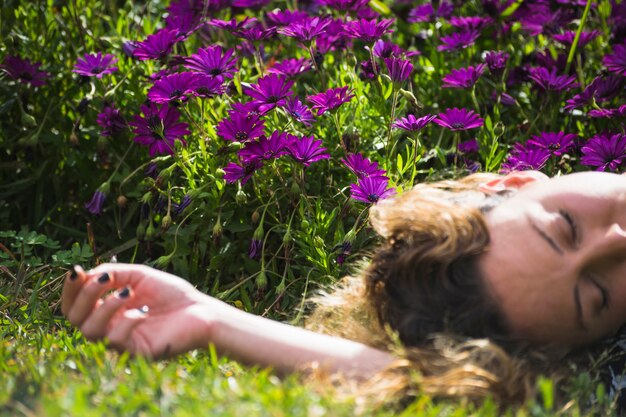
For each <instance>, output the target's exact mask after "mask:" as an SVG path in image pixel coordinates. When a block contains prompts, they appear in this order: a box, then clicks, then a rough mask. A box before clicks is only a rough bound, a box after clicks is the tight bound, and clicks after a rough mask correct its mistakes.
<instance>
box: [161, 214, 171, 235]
mask: <svg viewBox="0 0 626 417" xmlns="http://www.w3.org/2000/svg"><path fill="white" fill-rule="evenodd" d="M171 225H172V216H170V214H169V213H167V214H166V215H165V216H163V218H162V219H161V229H163V230H164V231H165V230H167V229H169V228H170V226H171Z"/></svg>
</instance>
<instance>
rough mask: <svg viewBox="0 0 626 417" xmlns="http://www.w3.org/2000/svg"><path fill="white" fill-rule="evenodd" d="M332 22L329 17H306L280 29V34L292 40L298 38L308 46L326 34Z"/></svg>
mask: <svg viewBox="0 0 626 417" xmlns="http://www.w3.org/2000/svg"><path fill="white" fill-rule="evenodd" d="M331 21H332V19H330V18H328V17H319V16H315V17H306V18H304V19H302V20H298V21H295V22H292V23H290V24H289V25H287V26H284V27H282V28H279V29H278V33H280V34H282V35H285V36H289V37H290V38H296V39H297V40H299V41H300V42H302V43H304V44H306V45H308V44H310V43H311V41H312V40H313V39H315V38H317V37H318V36H319V35H321V34H322V33H324V31H325V30H326V27H327V26H328V25H330V23H331Z"/></svg>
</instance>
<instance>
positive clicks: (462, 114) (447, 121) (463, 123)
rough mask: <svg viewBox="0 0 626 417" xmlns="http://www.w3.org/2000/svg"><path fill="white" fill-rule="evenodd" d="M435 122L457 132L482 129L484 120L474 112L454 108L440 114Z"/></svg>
mask: <svg viewBox="0 0 626 417" xmlns="http://www.w3.org/2000/svg"><path fill="white" fill-rule="evenodd" d="M433 122H434V123H436V124H438V125H439V126H442V127H445V128H446V129H450V130H452V131H455V132H456V131H460V130H468V129H475V128H477V127H481V126H482V125H483V122H484V120H483V119H482V118H481V117H480V116H479V115H478V114H476V113H474V111H472V110H468V109H458V108H453V109H447V110H446V111H445V112H444V113H439V115H438V116H437V118H435V119H433Z"/></svg>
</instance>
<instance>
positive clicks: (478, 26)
mask: <svg viewBox="0 0 626 417" xmlns="http://www.w3.org/2000/svg"><path fill="white" fill-rule="evenodd" d="M449 22H450V24H451V25H452V26H454V27H455V28H457V29H461V30H463V31H467V30H478V31H480V30H482V29H484V28H485V27H487V26H489V25H490V24H492V23H493V19H492V18H490V17H482V16H452V17H451V18H450V21H449Z"/></svg>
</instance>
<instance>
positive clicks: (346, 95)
mask: <svg viewBox="0 0 626 417" xmlns="http://www.w3.org/2000/svg"><path fill="white" fill-rule="evenodd" d="M353 97H354V94H352V90H349V88H348V87H347V86H346V87H337V88H331V89H329V90H327V91H325V92H323V93H319V94H315V95H313V96H308V97H307V98H306V100H307V101H308V102H309V103H313V107H312V110H317V115H318V116H321V115H322V114H324V113H326V112H327V111H333V110H336V109H338V108H339V106H341V105H342V104H343V103H347V102H349V101H350V100H352V98H353Z"/></svg>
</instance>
